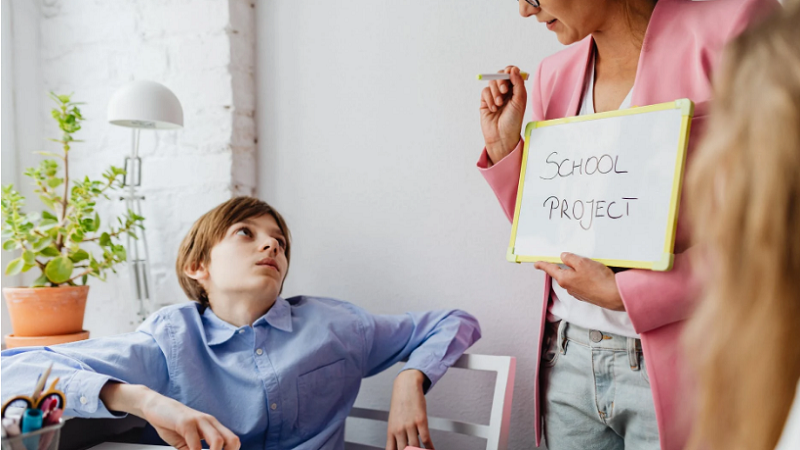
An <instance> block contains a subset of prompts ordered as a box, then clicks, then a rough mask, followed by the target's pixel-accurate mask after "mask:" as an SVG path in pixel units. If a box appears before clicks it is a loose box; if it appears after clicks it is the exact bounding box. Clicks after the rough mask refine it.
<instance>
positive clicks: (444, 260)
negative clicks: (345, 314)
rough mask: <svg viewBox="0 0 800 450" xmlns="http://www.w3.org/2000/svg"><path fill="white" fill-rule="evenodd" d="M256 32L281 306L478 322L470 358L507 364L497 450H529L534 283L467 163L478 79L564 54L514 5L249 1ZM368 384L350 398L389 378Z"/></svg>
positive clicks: (537, 284) (476, 143)
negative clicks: (280, 258) (316, 301)
mask: <svg viewBox="0 0 800 450" xmlns="http://www.w3.org/2000/svg"><path fill="white" fill-rule="evenodd" d="M257 30H258V35H257V46H258V47H257V50H258V54H257V63H258V65H257V83H258V120H257V122H258V133H259V173H258V175H259V191H258V192H259V194H260V195H261V196H262V198H264V199H265V200H267V201H269V202H271V203H272V204H273V205H274V206H275V207H276V208H277V209H278V210H279V211H281V212H282V213H283V214H284V215H285V216H286V219H287V220H288V223H289V226H290V227H291V229H292V232H293V234H294V244H293V245H294V253H293V258H292V267H291V270H290V272H289V277H288V280H287V283H286V287H285V289H284V295H286V296H291V295H296V294H311V295H325V296H333V297H337V298H340V299H344V300H348V301H351V302H354V303H356V304H358V305H361V306H363V307H366V308H368V309H369V310H371V311H373V312H376V313H399V312H402V311H407V310H424V309H434V308H462V309H465V310H467V311H469V312H470V313H472V314H474V315H475V316H476V317H477V318H478V319H479V320H480V322H481V326H482V328H483V335H484V337H483V339H482V340H481V341H480V342H479V343H478V344H477V345H476V346H475V347H473V349H472V350H471V351H472V352H475V353H487V354H497V355H513V356H516V358H517V382H516V389H515V392H514V408H513V419H512V426H511V441H510V447H509V448H512V449H522V448H531V447H533V446H534V445H533V439H534V433H533V406H534V405H533V401H532V399H533V385H532V377H533V375H534V359H533V358H534V355H535V350H534V346H535V345H536V332H537V329H538V323H539V319H540V316H539V314H540V305H541V295H542V289H543V276H542V275H541V274H540V273H538V272H537V271H535V270H534V269H533V267H532V266H530V265H514V264H511V263H508V262H506V260H505V254H506V249H507V247H508V240H509V233H510V225H509V222H508V221H507V220H506V218H505V216H504V214H503V213H502V211H501V208H500V206H499V205H498V203H497V201H496V200H495V198H494V195H493V194H492V192H491V190H490V189H489V187H488V185H487V184H486V183H485V181H484V180H483V178H482V177H481V176H480V174H479V173H478V171H477V169H476V168H475V163H476V161H477V158H478V156H479V153H480V150H481V148H482V146H483V140H482V136H481V132H480V126H479V116H478V105H479V94H480V90H481V89H482V88H483V87H484V85H485V83H482V82H478V81H476V79H475V76H476V74H478V73H481V72H488V71H496V70H498V69H501V68H503V67H505V66H506V65H507V64H517V65H519V66H520V67H522V68H523V69H525V70H528V71H531V72H532V71H534V70H535V69H536V67H537V65H538V63H539V62H540V61H541V59H542V58H543V57H545V56H546V55H549V54H552V53H554V52H556V51H557V50H558V49H560V48H561V46H560V45H559V44H558V42H557V41H556V40H555V37H554V36H553V35H552V34H551V33H549V32H548V31H547V30H546V29H544V28H543V26H542V25H540V24H538V23H536V22H535V19H527V20H526V19H523V18H521V17H520V16H519V14H518V12H517V4H516V3H513V2H511V1H506V2H498V1H490V0H483V1H463V0H461V1H456V0H437V1H435V2H432V1H423V0H417V1H396V0H391V1H390V0H384V1H377V0H349V1H347V2H343V1H340V2H296V1H288V0H287V1H272V2H259V3H258V16H257ZM374 383H377V384H378V385H380V386H379V387H376V386H375V384H373V382H369V383H367V385H366V386H365V389H364V390H363V391H362V393H363V394H364V395H362V397H361V398H360V399H359V403H360V404H376V403H377V404H380V403H381V402H383V403H385V404H386V405H388V403H387V402H388V399H389V397H388V389H389V388H390V386H391V385H390V383H391V376H388V377H381V378H380V379H379V380H378V381H376V382H374ZM461 392H462V394H465V395H467V394H471V393H470V392H467V391H463V390H462V391H461ZM436 394H437V392H436V391H435V392H434V393H433V395H434V396H435V395H436ZM457 394H458V391H457V392H456V395H457ZM436 398H437V399H438V398H440V399H441V400H440V401H439V402H438V406H436V408H438V411H440V412H443V413H453V414H454V415H455V416H461V417H463V415H464V412H466V413H467V414H470V413H471V409H473V408H476V407H478V405H476V404H469V402H467V404H466V405H461V404H458V402H456V401H450V400H448V397H436ZM449 398H452V396H451V397H449ZM480 398H484V399H485V396H482V397H480ZM442 402H445V403H448V404H447V405H445V406H444V407H443V408H442V405H441V403H442ZM434 403H436V402H434V401H433V400H431V404H432V405H433V404H434ZM432 407H433V406H432ZM348 432H351V430H348ZM379 438H380V436H378V439H379ZM384 439H385V438H384ZM439 439H440V441H439V444H437V448H480V444H481V442H480V441H478V442H477V443H476V442H473V441H470V442H469V443H465V441H457V440H447V438H446V437H440V438H439ZM383 442H385V440H384V441H383ZM436 442H437V441H436V440H435V441H434V443H436ZM455 442H459V444H455ZM377 443H378V444H380V443H381V441H378V442H377Z"/></svg>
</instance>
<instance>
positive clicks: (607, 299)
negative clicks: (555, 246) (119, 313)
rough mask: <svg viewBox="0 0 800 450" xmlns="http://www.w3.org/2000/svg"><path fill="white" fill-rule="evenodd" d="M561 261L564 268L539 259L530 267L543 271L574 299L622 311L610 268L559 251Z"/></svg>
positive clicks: (622, 307)
mask: <svg viewBox="0 0 800 450" xmlns="http://www.w3.org/2000/svg"><path fill="white" fill-rule="evenodd" d="M561 261H563V262H564V264H566V265H567V266H568V268H567V269H562V268H561V267H559V266H558V265H557V264H552V263H547V262H541V261H539V262H537V263H535V264H534V267H536V268H537V269H539V270H543V271H545V272H547V274H548V275H550V276H551V277H553V279H554V280H555V281H556V283H558V285H559V286H561V287H562V288H564V289H566V290H567V292H568V293H569V295H571V296H573V297H575V298H577V299H578V300H581V301H584V302H588V303H591V304H593V305H597V306H599V307H601V308H606V309H610V310H612V311H625V305H624V304H623V303H622V297H620V295H619V289H617V282H616V279H615V278H614V272H612V271H611V269H609V268H608V267H606V266H604V265H602V264H600V263H599V262H597V261H594V260H591V259H589V258H584V257H582V256H578V255H574V254H572V253H562V254H561Z"/></svg>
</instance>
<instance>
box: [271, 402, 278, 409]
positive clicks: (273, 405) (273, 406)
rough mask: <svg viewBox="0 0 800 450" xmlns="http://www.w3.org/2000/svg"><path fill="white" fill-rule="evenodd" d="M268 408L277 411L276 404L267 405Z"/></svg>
mask: <svg viewBox="0 0 800 450" xmlns="http://www.w3.org/2000/svg"><path fill="white" fill-rule="evenodd" d="M269 407H270V409H271V410H273V411H275V410H276V409H278V404H277V403H273V404H271V405H269Z"/></svg>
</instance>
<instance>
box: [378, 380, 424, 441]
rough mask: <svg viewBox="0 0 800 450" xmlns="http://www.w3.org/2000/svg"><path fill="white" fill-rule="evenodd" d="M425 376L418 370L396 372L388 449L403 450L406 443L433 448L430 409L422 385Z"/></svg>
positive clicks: (388, 430) (390, 410)
mask: <svg viewBox="0 0 800 450" xmlns="http://www.w3.org/2000/svg"><path fill="white" fill-rule="evenodd" d="M424 382H425V375H424V374H423V373H422V372H420V371H419V370H413V369H411V370H404V371H402V372H400V374H399V375H397V378H395V380H394V389H392V405H391V407H390V409H389V426H388V428H387V432H386V434H387V436H386V450H403V449H404V448H406V446H407V445H413V446H414V447H420V444H422V445H424V446H425V448H430V449H432V448H433V442H432V441H431V436H430V433H429V432H428V412H427V406H426V403H425V394H424V393H423V390H422V384H423V383H424Z"/></svg>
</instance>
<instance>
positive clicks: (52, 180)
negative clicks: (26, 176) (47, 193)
mask: <svg viewBox="0 0 800 450" xmlns="http://www.w3.org/2000/svg"><path fill="white" fill-rule="evenodd" d="M63 182H64V180H63V179H61V178H50V179H49V180H47V185H48V186H50V187H51V188H56V187H58V186H59V185H61V183H63Z"/></svg>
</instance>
